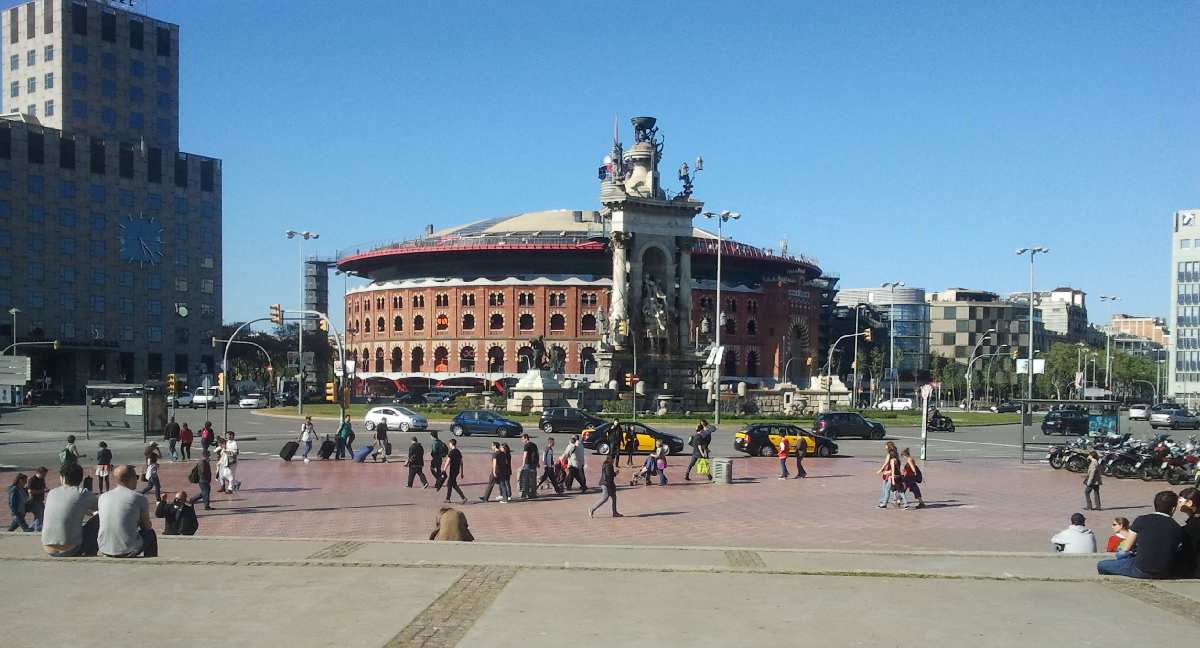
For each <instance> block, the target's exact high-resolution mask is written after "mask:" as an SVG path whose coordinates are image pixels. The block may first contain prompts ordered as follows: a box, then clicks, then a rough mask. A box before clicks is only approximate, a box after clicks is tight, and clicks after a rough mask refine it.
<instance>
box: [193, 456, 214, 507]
mask: <svg viewBox="0 0 1200 648" xmlns="http://www.w3.org/2000/svg"><path fill="white" fill-rule="evenodd" d="M188 481H190V482H192V483H193V484H195V485H196V486H197V487H198V488H199V489H200V494H199V495H197V496H195V497H193V498H192V500H191V502H190V503H191V504H195V503H196V502H199V501H200V500H204V510H205V511H211V510H212V506H210V505H209V499H210V496H211V495H212V465H211V464H209V463H208V453H207V452H205V453H204V454H203V455H201V456H200V460H199V461H197V462H196V465H195V466H192V472H191V474H190V475H188Z"/></svg>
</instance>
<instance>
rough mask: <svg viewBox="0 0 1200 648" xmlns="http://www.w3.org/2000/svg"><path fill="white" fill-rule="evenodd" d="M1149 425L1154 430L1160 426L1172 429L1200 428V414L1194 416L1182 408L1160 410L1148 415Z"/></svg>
mask: <svg viewBox="0 0 1200 648" xmlns="http://www.w3.org/2000/svg"><path fill="white" fill-rule="evenodd" d="M1150 427H1151V428H1153V429H1155V430H1157V429H1158V428H1160V427H1167V428H1171V429H1172V430H1178V429H1179V428H1192V429H1193V430H1200V416H1196V415H1195V414H1192V413H1191V412H1189V411H1187V410H1185V409H1183V408H1180V409H1170V410H1162V411H1159V412H1155V413H1153V414H1151V415H1150Z"/></svg>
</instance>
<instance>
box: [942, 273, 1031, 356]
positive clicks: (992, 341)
mask: <svg viewBox="0 0 1200 648" xmlns="http://www.w3.org/2000/svg"><path fill="white" fill-rule="evenodd" d="M926 303H927V304H928V306H929V321H930V323H929V352H930V354H936V355H940V356H944V357H947V358H951V359H953V360H955V361H956V362H960V363H963V364H966V363H967V362H969V360H970V358H971V354H972V353H973V352H974V350H975V348H976V345H979V353H980V354H991V353H997V352H1000V347H1001V346H1003V345H1007V348H1005V349H1004V350H1003V353H1005V354H1011V353H1012V352H1013V351H1016V352H1017V354H1018V357H1022V358H1024V357H1027V356H1028V354H1029V344H1030V341H1031V340H1030V328H1029V302H1028V300H1026V301H1024V302H1012V301H1007V300H1002V299H1001V298H1000V296H999V295H998V294H996V293H994V292H989V291H986V290H969V289H966V288H950V289H947V290H943V291H941V292H936V293H931V294H929V295H928V296H927V297H926ZM1041 317H1042V316H1041V311H1040V310H1039V309H1037V308H1035V309H1034V311H1033V335H1032V342H1033V348H1034V349H1035V350H1045V349H1046V348H1047V344H1048V343H1049V338H1050V336H1049V335H1048V334H1047V332H1046V329H1045V326H1044V325H1043V323H1042V320H1041ZM992 329H995V331H996V332H995V334H993V335H991V336H990V337H988V340H987V342H984V343H982V344H981V341H982V340H983V339H984V338H985V336H986V335H987V332H988V331H990V330H992Z"/></svg>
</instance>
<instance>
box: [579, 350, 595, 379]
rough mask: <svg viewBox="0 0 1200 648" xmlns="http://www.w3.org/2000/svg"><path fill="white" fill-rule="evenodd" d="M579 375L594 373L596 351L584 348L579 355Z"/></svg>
mask: <svg viewBox="0 0 1200 648" xmlns="http://www.w3.org/2000/svg"><path fill="white" fill-rule="evenodd" d="M579 373H581V374H587V375H589V376H590V375H592V374H594V373H596V350H595V349H593V348H592V347H584V349H583V351H581V352H580V353H579Z"/></svg>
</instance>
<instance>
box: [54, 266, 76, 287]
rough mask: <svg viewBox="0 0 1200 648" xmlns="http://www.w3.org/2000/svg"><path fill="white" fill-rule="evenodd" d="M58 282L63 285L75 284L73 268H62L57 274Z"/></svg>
mask: <svg viewBox="0 0 1200 648" xmlns="http://www.w3.org/2000/svg"><path fill="white" fill-rule="evenodd" d="M58 280H59V281H60V282H62V283H65V284H72V283H75V268H63V269H62V270H61V271H59V273H58Z"/></svg>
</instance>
